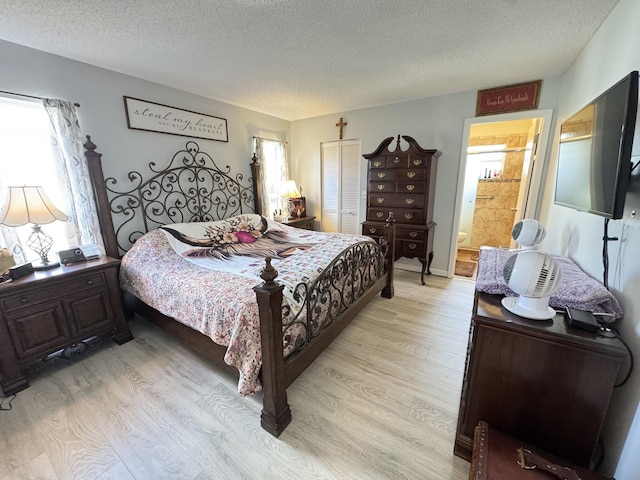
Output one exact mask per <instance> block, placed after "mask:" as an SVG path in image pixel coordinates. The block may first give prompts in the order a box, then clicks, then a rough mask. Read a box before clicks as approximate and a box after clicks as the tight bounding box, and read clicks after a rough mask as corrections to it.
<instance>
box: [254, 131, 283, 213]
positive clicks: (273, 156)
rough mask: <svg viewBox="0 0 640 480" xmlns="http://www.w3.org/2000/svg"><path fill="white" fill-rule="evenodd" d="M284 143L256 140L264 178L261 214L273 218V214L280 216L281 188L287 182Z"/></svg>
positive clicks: (281, 204)
mask: <svg viewBox="0 0 640 480" xmlns="http://www.w3.org/2000/svg"><path fill="white" fill-rule="evenodd" d="M284 146H285V143H284V142H280V141H278V140H267V139H263V138H256V151H257V152H259V151H261V152H262V157H261V162H262V172H263V176H264V190H265V195H264V197H265V198H264V203H265V204H264V206H263V210H264V212H263V214H264V215H266V216H267V217H270V218H271V217H273V215H274V214H275V213H278V214H282V211H283V209H284V207H283V199H282V193H283V187H284V185H283V184H284V181H285V180H287V176H288V173H287V172H288V168H287V159H286V152H285V148H284Z"/></svg>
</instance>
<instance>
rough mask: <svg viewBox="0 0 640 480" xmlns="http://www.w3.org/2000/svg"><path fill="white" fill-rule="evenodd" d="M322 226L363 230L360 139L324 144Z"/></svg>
mask: <svg viewBox="0 0 640 480" xmlns="http://www.w3.org/2000/svg"><path fill="white" fill-rule="evenodd" d="M321 153H322V230H323V231H325V232H342V233H353V234H359V233H360V219H359V216H358V215H359V211H360V158H361V153H360V141H359V140H342V141H338V142H327V143H322V144H321Z"/></svg>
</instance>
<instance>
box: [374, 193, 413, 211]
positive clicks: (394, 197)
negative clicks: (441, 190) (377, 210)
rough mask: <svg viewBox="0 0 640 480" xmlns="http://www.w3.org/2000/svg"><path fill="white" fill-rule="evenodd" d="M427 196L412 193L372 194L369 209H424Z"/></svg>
mask: <svg viewBox="0 0 640 480" xmlns="http://www.w3.org/2000/svg"><path fill="white" fill-rule="evenodd" d="M424 202H425V196H424V195H421V194H411V193H373V192H372V193H371V194H370V195H369V205H368V206H369V207H405V208H420V209H422V208H423V206H424Z"/></svg>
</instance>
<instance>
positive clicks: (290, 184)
mask: <svg viewBox="0 0 640 480" xmlns="http://www.w3.org/2000/svg"><path fill="white" fill-rule="evenodd" d="M282 198H285V199H286V202H287V205H286V209H287V213H288V214H289V216H288V217H287V220H293V218H295V217H294V214H295V213H296V210H297V209H296V200H300V199H301V198H302V194H301V193H300V190H298V187H297V186H296V182H295V181H293V180H285V181H284V183H283V184H282ZM298 211H299V209H298ZM299 216H301V215H299Z"/></svg>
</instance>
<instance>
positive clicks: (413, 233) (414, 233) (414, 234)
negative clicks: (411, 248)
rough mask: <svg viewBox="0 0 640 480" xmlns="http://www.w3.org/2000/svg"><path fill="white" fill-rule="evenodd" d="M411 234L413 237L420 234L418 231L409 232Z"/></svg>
mask: <svg viewBox="0 0 640 480" xmlns="http://www.w3.org/2000/svg"><path fill="white" fill-rule="evenodd" d="M409 236H410V237H411V238H416V237H417V236H418V232H409Z"/></svg>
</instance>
